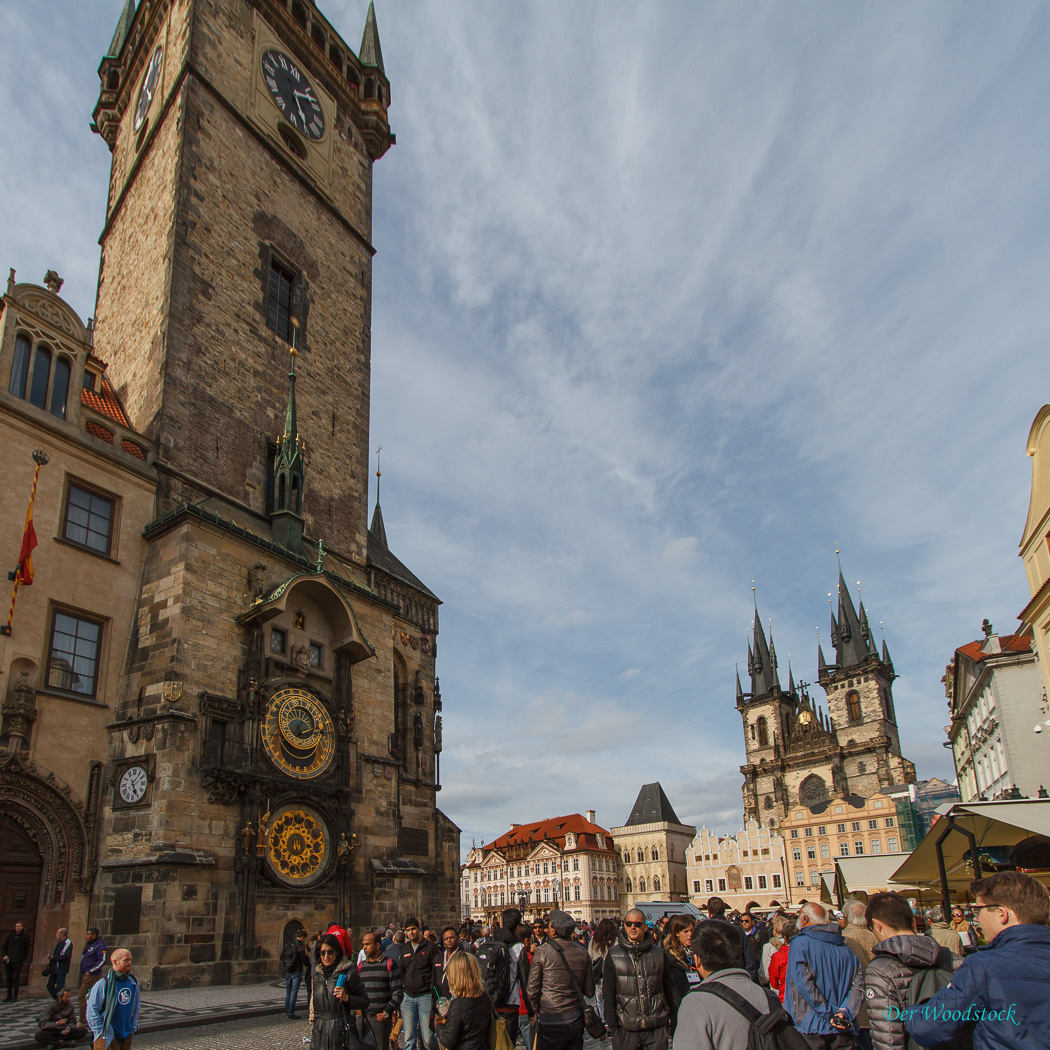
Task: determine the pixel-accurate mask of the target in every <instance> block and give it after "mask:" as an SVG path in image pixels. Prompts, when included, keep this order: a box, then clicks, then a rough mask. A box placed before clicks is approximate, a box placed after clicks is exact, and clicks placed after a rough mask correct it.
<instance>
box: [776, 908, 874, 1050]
mask: <svg viewBox="0 0 1050 1050" xmlns="http://www.w3.org/2000/svg"><path fill="white" fill-rule="evenodd" d="M863 998H864V974H863V973H862V972H861V969H860V963H859V962H858V961H857V957H856V956H855V955H854V954H853V952H852V950H851V949H850V947H849V945H848V944H846V942H845V940H844V939H843V937H842V930H841V929H839V924H838V923H837V922H829V921H828V913H827V911H826V909H825V908H824V906H823V905H822V904H818V903H817V902H816V901H809V902H807V903H806V904H804V905H803V906H802V908H801V909H800V910H799V913H798V936H797V937H796V938H795V939H794V940H793V941H792V942H791V947H790V948H789V949H788V964H787V972H786V975H785V977H784V1006H785V1008H786V1009H787V1011H788V1012H789V1013H790V1014H791V1019H792V1020H793V1021H794V1022H795V1027H796V1028H797V1029H798V1030H799V1031H800V1032H801V1033H802V1034H803V1035H804V1036H805V1037H806V1042H807V1043H809V1045H810V1047H812V1050H853V1043H854V1040H853V1022H854V1019H855V1018H856V1016H857V1012H858V1011H859V1010H860V1004H861V1000H862V999H863Z"/></svg>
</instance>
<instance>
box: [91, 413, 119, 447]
mask: <svg viewBox="0 0 1050 1050" xmlns="http://www.w3.org/2000/svg"><path fill="white" fill-rule="evenodd" d="M84 429H85V430H86V431H87V432H88V433H89V434H91V435H92V437H97V438H101V439H102V440H103V441H108V442H109V443H110V444H111V445H112V444H113V431H112V430H107V429H106V427H104V426H103V425H102V424H101V423H96V422H95V421H94V420H93V419H89V420H88V421H87V422H86V423H85V424H84Z"/></svg>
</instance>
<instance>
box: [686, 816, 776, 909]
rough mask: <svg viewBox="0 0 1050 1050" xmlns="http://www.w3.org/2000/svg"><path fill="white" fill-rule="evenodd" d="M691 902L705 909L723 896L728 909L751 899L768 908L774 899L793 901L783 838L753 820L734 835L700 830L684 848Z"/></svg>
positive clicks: (742, 905)
mask: <svg viewBox="0 0 1050 1050" xmlns="http://www.w3.org/2000/svg"><path fill="white" fill-rule="evenodd" d="M686 873H687V875H688V879H689V900H690V902H691V903H692V904H695V905H696V906H697V907H698V908H702V907H703V906H704V905H705V904H706V903H707V901H708V898H710V897H721V898H722V900H724V901H725V902H726V904H727V905H728V906H729V907H730V908H739V909H741V910H743V908H744V907H745V906H746V905H747V904H748V902H750V901H757V902H758V904H760V905H761V906H762V907H768V906H769V905H770V904H771V903H772V902H773V901H774V900H776V901H777V902H778V903H780V904H790V903H791V887H790V885H789V880H788V868H787V860H786V849H785V844H784V839H783V836H781V835H779V834H778V833H777V832H776V831H774V830H771V829H769V828H763V827H759V824H758V821H757V820H749V821H748V822H747V823H746V824H745V825H744V826H743V827H742V828H741V829H740V831H738V832H737V833H736V835H735V836H733V835H718V834H716V833H715V832H713V831H709V830H708V829H707V828H706V827H702V828H700V830H699V831H697V833H696V838H694V839H693V841H692V842H691V843H690V845H689V849H688V851H687V852H686Z"/></svg>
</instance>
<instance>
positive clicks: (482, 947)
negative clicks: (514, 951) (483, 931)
mask: <svg viewBox="0 0 1050 1050" xmlns="http://www.w3.org/2000/svg"><path fill="white" fill-rule="evenodd" d="M477 959H478V965H479V966H480V967H481V980H482V983H483V984H484V985H485V991H486V992H488V993H489V998H490V999H491V1000H492V1001H493V1002H494V1003H495V1004H496V1005H497V1006H502V1005H503V1004H504V1003H505V1002H506V1001H507V996H508V995H510V985H511V980H510V952H508V951H507V946H506V945H505V944H504V943H503V942H502V941H497V940H493V939H486V940H484V941H482V942H481V943H480V944H479V945H478V947H477Z"/></svg>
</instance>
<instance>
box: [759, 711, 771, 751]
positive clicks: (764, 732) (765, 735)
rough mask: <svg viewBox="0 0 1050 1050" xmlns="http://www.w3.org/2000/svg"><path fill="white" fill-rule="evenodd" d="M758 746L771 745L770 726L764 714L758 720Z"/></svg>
mask: <svg viewBox="0 0 1050 1050" xmlns="http://www.w3.org/2000/svg"><path fill="white" fill-rule="evenodd" d="M758 746H759V747H769V726H768V725H767V724H766V719H765V716H764V715H763V717H762V718H760V719H759V720H758Z"/></svg>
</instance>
